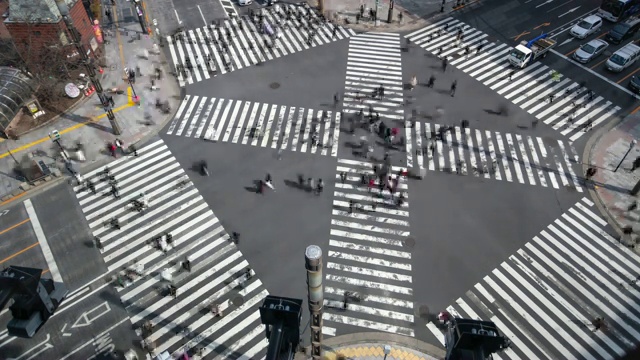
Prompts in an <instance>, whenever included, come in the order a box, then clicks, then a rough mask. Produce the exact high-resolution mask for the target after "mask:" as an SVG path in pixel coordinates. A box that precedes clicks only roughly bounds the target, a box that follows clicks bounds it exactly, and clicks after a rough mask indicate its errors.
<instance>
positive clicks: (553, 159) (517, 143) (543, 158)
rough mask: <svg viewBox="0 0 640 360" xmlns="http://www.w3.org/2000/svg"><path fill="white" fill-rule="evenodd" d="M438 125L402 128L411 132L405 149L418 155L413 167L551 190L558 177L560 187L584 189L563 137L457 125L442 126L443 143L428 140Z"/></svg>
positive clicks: (557, 187)
mask: <svg viewBox="0 0 640 360" xmlns="http://www.w3.org/2000/svg"><path fill="white" fill-rule="evenodd" d="M423 125H424V128H423ZM443 126H444V125H440V124H430V123H420V122H415V123H414V125H413V126H407V130H408V131H407V132H408V133H413V134H412V135H411V137H407V138H408V139H409V140H411V141H407V144H406V146H407V153H408V154H413V153H414V152H415V154H416V155H417V156H416V161H417V162H416V163H414V166H416V167H418V168H419V169H428V170H430V171H448V172H456V173H458V174H459V175H468V174H469V173H472V174H473V175H474V176H476V177H481V176H482V177H483V178H486V179H491V178H493V179H495V180H506V181H508V182H514V181H517V182H519V183H521V184H529V185H540V186H542V187H552V188H554V189H559V188H560V184H559V183H558V180H557V178H556V177H559V178H560V181H561V182H562V185H563V186H564V187H567V186H571V187H574V188H575V189H576V190H577V191H578V192H583V189H582V186H581V184H580V180H579V179H578V177H577V176H576V173H575V171H574V169H573V164H572V163H573V162H576V163H577V162H578V157H577V154H576V153H575V149H574V148H573V147H572V146H567V145H566V143H565V142H564V141H562V140H557V145H556V144H555V143H552V144H549V145H545V142H544V140H543V139H542V138H540V137H533V136H529V135H520V134H511V133H504V134H503V133H499V132H493V131H489V130H485V131H484V132H483V131H481V130H478V129H469V128H461V127H458V126H455V127H452V128H448V130H444V132H443V136H444V141H442V140H436V139H433V138H432V136H433V134H434V133H435V134H438V133H439V129H441V128H442V127H443ZM423 129H424V131H423ZM445 129H447V128H445ZM423 140H424V141H425V143H423ZM485 145H486V146H485ZM414 146H415V147H416V148H415V150H413V147H414ZM455 148H457V151H456V150H455ZM550 154H551V156H550ZM425 161H426V162H427V164H426V165H425Z"/></svg>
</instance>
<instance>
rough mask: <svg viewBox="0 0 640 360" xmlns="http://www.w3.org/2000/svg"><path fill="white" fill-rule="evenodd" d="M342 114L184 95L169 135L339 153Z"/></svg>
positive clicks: (280, 148) (316, 152) (328, 154)
mask: <svg viewBox="0 0 640 360" xmlns="http://www.w3.org/2000/svg"><path fill="white" fill-rule="evenodd" d="M340 119H341V115H340V113H339V112H335V111H326V110H313V109H306V108H300V107H295V106H283V105H275V104H265V103H258V102H250V101H242V100H230V99H218V98H209V97H201V96H192V95H186V96H185V98H184V100H183V101H182V103H181V104H180V106H179V107H178V111H177V112H176V115H175V117H174V119H173V121H172V122H171V124H170V125H169V128H168V129H167V135H175V136H185V137H193V138H202V139H206V140H212V141H221V142H230V143H233V144H243V145H249V144H250V145H251V146H259V147H263V148H271V149H277V150H278V151H281V150H291V151H298V152H303V153H311V154H318V155H324V156H333V157H336V156H337V155H338V138H339V136H340Z"/></svg>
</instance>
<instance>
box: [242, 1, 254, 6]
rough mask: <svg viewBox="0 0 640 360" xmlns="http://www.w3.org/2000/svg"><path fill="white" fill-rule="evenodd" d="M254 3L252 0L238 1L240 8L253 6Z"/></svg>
mask: <svg viewBox="0 0 640 360" xmlns="http://www.w3.org/2000/svg"><path fill="white" fill-rule="evenodd" d="M252 3H253V1H252V0H238V5H240V6H247V5H251V4H252Z"/></svg>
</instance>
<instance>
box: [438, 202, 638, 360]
mask: <svg viewBox="0 0 640 360" xmlns="http://www.w3.org/2000/svg"><path fill="white" fill-rule="evenodd" d="M593 209H594V203H593V202H591V201H590V200H589V199H587V198H583V199H582V200H581V201H579V202H578V203H577V204H575V205H574V206H573V207H571V208H570V209H568V210H567V211H566V212H565V213H563V214H562V215H560V217H558V218H557V219H556V220H554V221H553V223H552V224H549V225H548V226H547V228H546V229H544V230H542V231H541V232H540V233H539V234H538V235H536V236H534V237H533V239H532V241H531V242H528V243H527V244H525V245H524V246H523V247H522V248H521V249H519V250H517V251H516V253H515V254H514V255H511V256H509V258H508V259H507V260H506V261H504V262H503V263H501V264H500V265H499V266H498V267H497V268H496V269H494V270H493V271H492V272H491V273H490V274H489V275H487V276H485V277H484V278H483V279H482V281H480V282H479V283H478V284H476V285H475V286H474V287H473V288H472V289H471V290H469V291H467V292H466V293H465V295H464V296H463V297H460V298H458V299H457V300H456V301H455V304H453V305H451V306H449V307H447V311H448V312H449V313H451V314H452V315H453V316H456V317H463V318H475V319H478V318H482V319H485V320H490V321H493V322H495V323H496V325H497V326H498V328H499V329H500V330H501V331H502V332H503V333H504V334H505V335H506V336H507V337H509V339H510V340H511V344H512V345H511V348H510V349H509V350H507V351H505V352H502V353H501V354H499V355H500V356H501V358H503V359H534V358H535V359H558V358H565V357H566V354H572V355H573V356H575V357H579V358H584V359H615V358H619V357H621V356H623V355H624V354H625V353H626V352H627V351H630V350H632V349H634V348H635V345H636V344H635V340H636V339H637V338H638V335H639V331H638V330H637V328H636V327H635V324H637V322H638V321H639V320H640V315H638V314H640V305H638V298H640V290H638V289H637V288H636V287H635V282H636V281H637V274H638V272H639V271H640V258H639V257H638V256H637V255H636V254H635V253H633V252H632V251H630V250H629V249H628V248H627V247H625V246H624V245H623V244H621V243H620V242H619V241H617V240H616V239H614V238H613V237H612V236H610V235H609V234H608V233H607V230H606V229H605V227H606V226H607V225H606V224H607V223H606V221H605V220H604V219H602V218H600V217H599V216H598V215H597V214H596V213H595V212H594V210H593ZM623 314H624V315H623ZM597 317H603V318H604V319H605V320H604V321H605V328H604V329H599V328H597V327H595V325H594V324H592V321H593V320H594V319H595V318H597ZM427 329H429V330H430V331H431V332H432V333H433V334H434V336H435V337H436V339H439V340H444V339H443V333H442V332H441V330H440V329H439V327H438V326H437V325H436V324H433V323H429V324H428V325H427Z"/></svg>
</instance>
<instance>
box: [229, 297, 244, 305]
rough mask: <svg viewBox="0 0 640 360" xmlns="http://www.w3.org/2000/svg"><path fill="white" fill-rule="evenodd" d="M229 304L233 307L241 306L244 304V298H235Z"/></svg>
mask: <svg viewBox="0 0 640 360" xmlns="http://www.w3.org/2000/svg"><path fill="white" fill-rule="evenodd" d="M231 303H232V304H233V305H235V306H241V305H242V304H244V298H243V297H242V296H236V297H234V298H233V300H231Z"/></svg>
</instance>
